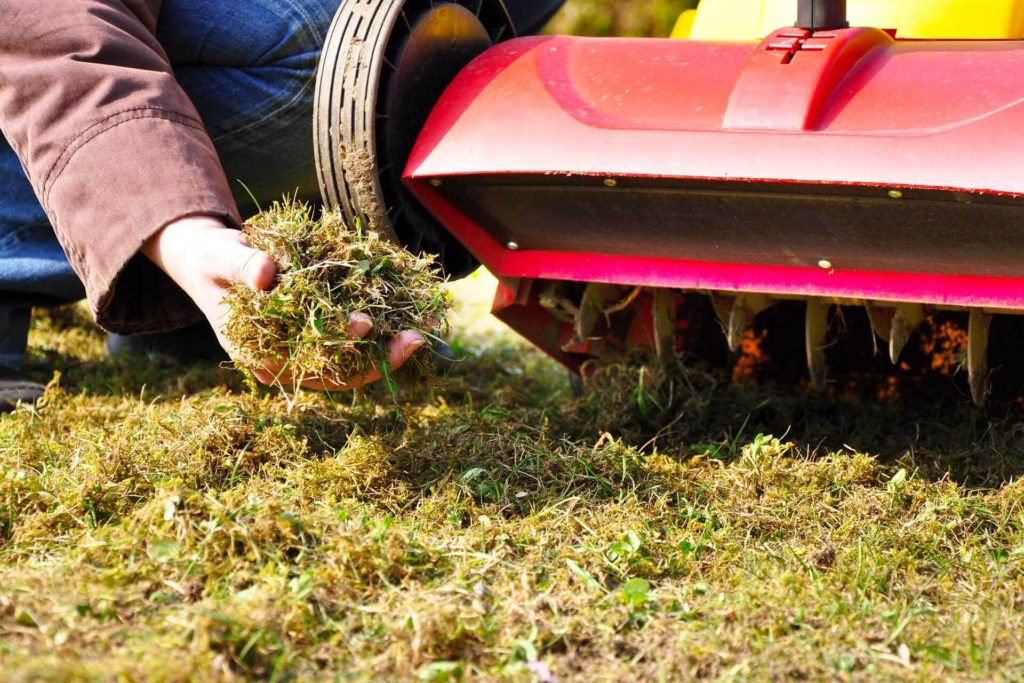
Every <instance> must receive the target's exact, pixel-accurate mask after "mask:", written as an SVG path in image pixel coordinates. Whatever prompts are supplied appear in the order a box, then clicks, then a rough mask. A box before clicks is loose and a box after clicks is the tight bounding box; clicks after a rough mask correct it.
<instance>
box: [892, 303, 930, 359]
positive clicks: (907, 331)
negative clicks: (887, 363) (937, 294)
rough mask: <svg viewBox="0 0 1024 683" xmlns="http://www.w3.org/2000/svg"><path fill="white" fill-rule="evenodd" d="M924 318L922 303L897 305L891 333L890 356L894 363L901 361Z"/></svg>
mask: <svg viewBox="0 0 1024 683" xmlns="http://www.w3.org/2000/svg"><path fill="white" fill-rule="evenodd" d="M924 319H925V314H924V306H921V305H920V304H900V305H899V306H897V307H896V314H895V315H894V316H893V318H892V327H891V331H890V333H889V358H890V359H891V360H892V362H893V363H896V362H898V361H899V359H900V354H902V353H903V349H904V348H905V347H906V345H907V342H908V341H910V336H911V335H912V334H913V333H914V330H916V329H917V328H918V326H919V325H920V324H921V323H923V322H924Z"/></svg>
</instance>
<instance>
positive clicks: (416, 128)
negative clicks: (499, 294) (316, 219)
mask: <svg viewBox="0 0 1024 683" xmlns="http://www.w3.org/2000/svg"><path fill="white" fill-rule="evenodd" d="M513 35H514V29H513V27H512V23H511V20H510V19H509V15H508V12H507V11H506V9H505V6H504V4H503V3H502V2H501V0H459V1H458V2H434V1H432V0H344V1H343V2H342V3H341V7H340V8H339V9H338V13H337V14H336V15H335V17H334V22H333V23H332V25H331V28H330V31H329V33H328V35H327V41H326V44H325V46H324V51H323V54H322V56H321V59H320V67H319V69H318V72H317V80H316V96H315V97H316V105H315V106H316V110H315V115H314V128H313V135H314V149H315V152H316V166H317V173H318V176H319V179H320V191H321V194H322V195H323V199H324V203H325V204H326V205H327V206H328V207H330V208H336V207H340V208H341V210H342V211H343V213H344V214H345V216H346V217H347V218H348V219H349V220H350V221H352V222H353V224H356V223H357V222H358V224H360V225H362V226H364V227H367V228H369V229H371V230H374V231H376V232H378V233H379V234H381V235H383V236H385V237H387V238H389V239H391V240H393V241H395V242H398V243H400V244H402V245H404V246H405V247H407V248H408V249H410V250H413V251H416V252H426V253H429V254H432V255H435V256H436V257H437V259H438V262H439V264H440V265H441V267H442V269H443V270H444V272H445V273H446V274H447V275H449V276H451V277H461V276H463V275H467V274H468V273H470V272H472V271H473V270H474V269H475V268H476V266H477V263H476V260H475V259H474V258H473V257H472V256H471V255H470V254H469V252H467V251H466V249H465V248H464V247H463V246H462V245H461V244H460V243H459V242H458V241H457V240H456V239H455V238H454V237H452V236H451V235H450V234H449V233H448V231H447V230H445V228H444V227H443V226H442V225H441V224H440V223H438V222H437V220H436V219H435V218H434V217H433V216H432V215H431V214H430V213H429V212H428V211H427V210H426V209H425V208H423V207H422V206H421V205H420V204H419V203H418V202H417V201H416V200H415V199H414V198H413V196H412V195H411V194H410V193H409V191H408V190H407V189H406V188H405V186H404V184H403V183H402V178H401V176H402V171H403V170H404V169H405V164H406V161H407V160H408V158H409V154H410V153H411V152H412V148H413V145H414V144H415V142H416V138H417V137H418V135H419V132H420V130H421V129H422V127H423V124H424V123H425V122H426V119H427V117H428V116H429V114H430V112H431V110H432V109H433V107H434V105H435V104H436V103H437V101H438V100H439V99H440V97H441V95H442V93H443V92H444V89H445V88H446V87H447V86H448V84H449V83H451V81H452V80H453V79H454V78H455V76H456V75H457V74H458V73H459V71H461V70H462V68H463V67H464V66H466V64H468V63H469V62H470V61H471V60H472V59H473V58H474V57H476V56H477V55H479V54H480V53H482V52H484V51H485V50H486V49H487V48H489V47H490V46H491V45H492V44H493V43H494V42H497V41H499V40H503V39H505V38H508V37H512V36H513Z"/></svg>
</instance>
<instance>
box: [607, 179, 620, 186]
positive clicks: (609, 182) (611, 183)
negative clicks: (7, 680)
mask: <svg viewBox="0 0 1024 683" xmlns="http://www.w3.org/2000/svg"><path fill="white" fill-rule="evenodd" d="M618 184H619V181H618V180H616V179H615V178H605V179H604V186H605V187H615V186H616V185H618Z"/></svg>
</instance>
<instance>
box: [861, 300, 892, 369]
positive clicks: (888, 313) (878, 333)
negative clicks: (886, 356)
mask: <svg viewBox="0 0 1024 683" xmlns="http://www.w3.org/2000/svg"><path fill="white" fill-rule="evenodd" d="M864 310H865V311H867V314H868V320H869V321H870V322H871V332H872V334H871V343H872V345H873V347H874V352H875V355H876V356H877V355H878V340H879V339H883V340H885V342H886V343H888V342H889V340H890V339H891V338H892V319H893V318H894V317H895V316H896V309H895V308H880V307H877V306H872V305H871V304H870V303H866V304H864Z"/></svg>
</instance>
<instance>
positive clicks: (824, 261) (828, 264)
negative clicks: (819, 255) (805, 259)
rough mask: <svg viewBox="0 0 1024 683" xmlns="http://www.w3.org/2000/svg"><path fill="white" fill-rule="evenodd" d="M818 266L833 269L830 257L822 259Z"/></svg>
mask: <svg viewBox="0 0 1024 683" xmlns="http://www.w3.org/2000/svg"><path fill="white" fill-rule="evenodd" d="M818 267H819V268H822V269H824V270H832V262H831V261H829V260H828V259H825V258H823V259H821V260H820V261H818Z"/></svg>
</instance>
